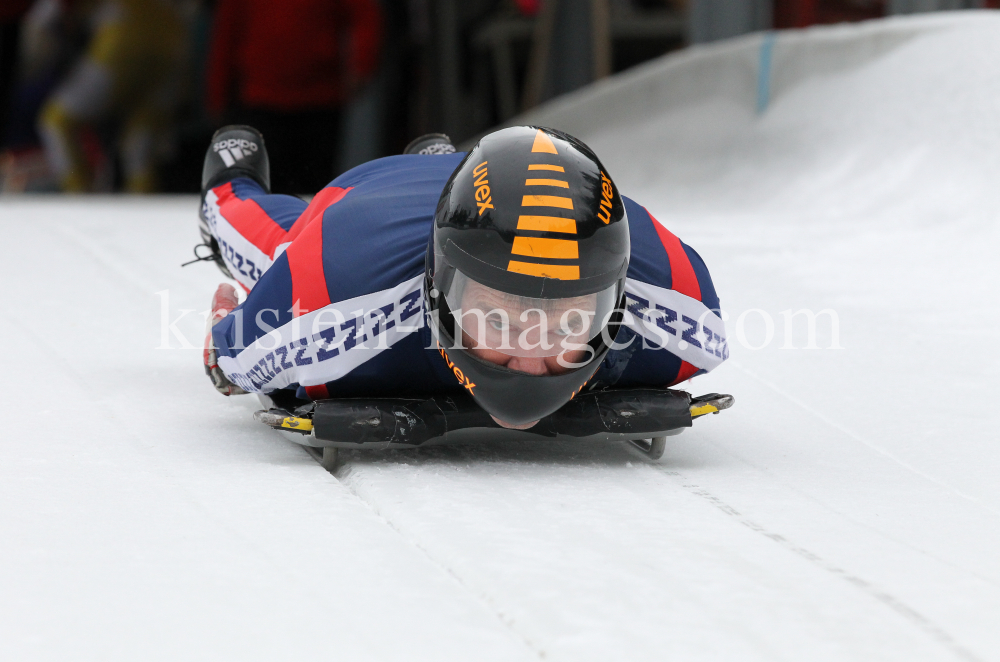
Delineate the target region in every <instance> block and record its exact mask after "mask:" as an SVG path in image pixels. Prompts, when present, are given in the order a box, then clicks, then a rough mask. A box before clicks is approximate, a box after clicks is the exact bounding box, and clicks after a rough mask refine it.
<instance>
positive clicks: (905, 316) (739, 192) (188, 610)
mask: <svg viewBox="0 0 1000 662" xmlns="http://www.w3.org/2000/svg"><path fill="white" fill-rule="evenodd" d="M768 53H770V56H769V58H768V57H764V58H762V55H764V56H767V54H768ZM762 62H765V63H767V62H769V65H767V66H765V67H764V68H763V69H762V67H761V63H762ZM762 70H765V73H766V74H767V75H766V76H762V75H761V71H762ZM532 119H533V120H534V121H539V122H541V123H544V124H548V125H552V126H556V127H559V128H563V129H565V130H567V131H570V132H572V133H576V134H578V135H579V136H580V137H581V138H584V139H585V140H587V141H588V142H589V143H591V144H592V146H593V147H594V148H595V149H596V150H597V152H598V153H599V154H600V155H601V156H602V158H603V160H604V161H605V164H606V165H607V167H608V168H609V170H610V171H611V173H612V175H613V176H614V177H615V178H616V179H617V180H618V183H619V184H620V186H621V188H622V189H623V191H624V192H625V193H626V194H627V195H630V196H631V197H634V198H635V199H637V200H638V201H640V202H641V203H642V204H645V205H646V206H647V207H649V209H650V211H651V212H652V213H653V214H654V215H655V216H656V217H657V218H658V219H659V220H660V221H661V222H663V223H664V224H665V225H667V226H668V227H669V228H670V229H671V230H673V231H674V232H675V233H677V234H678V235H680V236H681V237H682V238H684V239H685V240H686V241H687V242H688V243H690V244H691V245H692V246H694V247H695V248H696V249H697V250H698V251H699V252H700V253H701V254H702V256H703V257H704V258H705V260H706V262H707V263H708V265H709V267H710V269H711V270H712V272H713V275H714V277H715V280H716V284H717V287H718V289H719V292H720V295H721V298H722V304H723V307H724V308H725V310H726V312H727V313H728V314H729V317H730V321H729V333H730V337H731V339H733V340H732V356H733V358H732V359H731V360H730V362H729V363H727V364H726V365H724V366H723V367H722V368H720V369H719V370H717V371H716V372H715V373H713V374H712V375H709V376H707V377H702V378H698V379H696V380H694V381H693V382H692V383H691V384H689V385H688V388H689V389H690V390H692V391H694V392H696V393H702V392H709V391H722V392H729V393H733V394H734V395H736V397H737V405H736V407H735V408H734V409H732V410H730V411H728V412H725V413H724V414H723V415H720V416H717V417H710V418H709V419H708V420H704V419H703V420H699V421H696V425H695V427H694V428H693V429H692V430H689V431H687V432H685V433H684V434H683V435H681V436H679V437H672V438H671V442H670V445H669V446H668V449H667V452H666V454H665V456H664V458H663V459H662V460H661V461H660V462H659V463H656V464H650V463H647V462H645V461H644V460H643V459H642V458H640V457H639V456H637V455H636V454H634V453H632V452H631V451H629V450H627V449H625V448H623V447H620V446H607V445H574V444H568V443H567V444H516V443H509V444H480V445H469V446H465V447H461V448H438V449H429V450H425V451H420V452H416V451H414V452H407V451H397V452H391V453H384V454H377V453H354V454H351V453H346V454H345V455H346V458H345V464H344V466H343V467H342V468H341V469H340V470H339V471H338V473H337V475H336V476H331V475H330V474H328V473H326V472H324V471H323V470H322V469H320V468H319V466H318V465H317V464H315V463H314V462H313V461H312V460H310V459H309V458H308V457H307V456H306V454H305V453H304V452H302V451H301V450H300V449H298V448H297V447H295V446H294V445H292V444H290V443H288V442H286V441H285V440H283V439H282V438H280V437H278V436H277V435H275V434H272V433H271V432H270V431H269V430H266V429H263V428H261V427H259V426H257V425H256V424H254V423H253V421H252V420H251V412H252V411H253V410H254V409H255V408H256V402H255V401H252V400H250V399H245V398H244V399H240V398H232V399H225V398H222V397H221V396H218V395H217V394H216V393H215V392H214V391H213V390H212V388H211V386H210V385H209V384H208V382H207V379H206V378H205V376H204V374H203V373H202V370H201V367H200V352H199V350H198V349H197V348H196V347H194V345H200V343H201V338H202V335H203V333H204V329H203V318H201V317H199V316H198V314H197V313H198V311H201V310H203V309H205V308H207V304H208V301H209V298H210V296H211V293H212V291H213V289H214V286H215V285H216V284H217V283H218V282H219V277H218V274H217V273H216V272H215V271H214V268H213V267H211V266H209V265H196V266H192V267H188V268H187V269H184V270H180V269H179V268H178V266H177V265H178V264H179V263H180V262H182V261H184V260H186V259H188V255H189V251H190V246H191V244H192V243H193V242H194V241H195V240H196V236H197V231H196V229H195V207H196V201H195V200H194V199H189V198H179V199H168V198H131V199H129V198H118V199H109V198H87V199H80V198H76V199H74V198H37V199H33V198H5V199H2V200H0V245H2V246H4V247H5V251H4V259H3V260H0V282H3V283H4V286H3V289H2V296H0V329H2V334H0V337H2V339H3V351H4V364H3V365H4V375H5V378H4V379H3V380H2V381H0V396H2V402H3V404H4V417H5V421H4V425H3V426H2V428H0V430H2V433H0V458H2V461H0V658H4V659H13V660H65V659H73V660H98V659H99V660H133V659H143V660H178V659H183V660H198V659H204V660H274V659H295V660H320V659H323V660H326V659H345V660H398V659H404V658H405V659H410V660H453V659H454V660H467V659H476V660H480V659H496V660H521V659H523V660H537V659H543V658H544V659H546V660H572V661H574V662H575V661H577V660H602V661H603V660H609V659H629V660H663V659H683V660H727V661H728V660H735V659H739V660H776V659H787V660H806V659H807V660H833V661H840V660H848V659H850V660H854V659H864V660H873V659H879V660H907V661H908V662H909V661H912V660H956V659H957V660H998V659H1000V654H998V653H997V651H1000V634H998V631H997V628H996V623H997V618H996V614H998V613H1000V559H998V556H997V553H996V550H997V549H1000V483H998V482H997V480H996V478H997V475H998V472H1000V446H998V444H997V442H996V439H997V434H996V430H997V428H998V424H1000V413H998V411H1000V409H998V408H997V407H996V405H995V403H996V402H997V400H998V396H1000V388H998V387H997V378H996V376H997V373H998V367H1000V366H998V363H1000V361H998V359H997V356H996V353H995V351H994V350H993V344H994V343H995V342H996V338H997V335H998V334H997V328H998V321H1000V320H998V315H1000V313H998V311H997V306H996V305H995V304H996V302H997V300H998V294H1000V292H998V284H1000V262H998V260H997V259H996V257H995V256H996V254H997V251H998V249H1000V241H998V230H997V226H998V219H1000V19H998V18H997V17H995V16H994V15H993V14H989V13H967V14H961V15H951V16H949V15H940V16H933V17H923V18H915V19H906V20H894V21H883V22H877V23H872V24H865V25H860V26H850V27H834V28H824V29H815V30H807V31H803V32H797V33H789V34H784V33H782V34H780V35H779V36H778V37H777V38H776V39H775V40H774V41H773V42H769V41H765V38H764V37H762V36H760V35H758V36H752V37H747V38H745V39H742V40H737V41H734V42H730V43H724V44H718V45H714V46H711V47H708V48H701V49H692V50H691V51H688V52H684V53H680V54H678V55H675V56H671V57H668V58H665V59H663V60H661V61H659V62H656V63H652V64H650V65H648V66H646V67H644V68H643V69H641V70H639V71H636V72H635V73H632V74H628V75H626V76H623V77H621V78H617V79H614V80H611V81H609V82H607V83H605V84H603V85H601V86H597V87H595V88H593V89H591V90H587V91H585V92H583V93H580V94H578V95H575V96H574V97H572V98H568V99H565V100H561V101H559V102H557V103H556V104H553V105H550V106H548V107H547V108H544V109H541V110H540V111H539V112H538V113H536V114H535V115H534V116H533V118H532ZM275 167H280V164H276V165H275ZM158 293H159V294H158ZM799 309H809V310H812V311H813V312H819V311H821V310H831V311H834V312H835V313H836V315H837V319H838V320H839V327H838V328H837V333H836V334H834V331H833V327H832V326H831V324H830V322H829V317H828V316H827V317H821V318H820V319H819V320H818V323H817V331H816V338H815V341H816V345H817V346H818V347H819V349H801V348H802V347H803V346H805V345H806V344H807V337H806V336H807V333H806V325H805V320H804V317H801V316H800V317H798V318H796V319H795V322H794V324H793V326H792V328H791V329H786V328H785V323H784V319H783V317H782V312H783V311H786V310H791V311H795V310H799ZM184 310H188V311H194V312H189V313H187V314H184V313H183V311H184ZM750 310H756V312H753V313H749V314H747V311H750ZM163 315H166V316H167V320H168V321H169V322H176V323H175V324H174V327H173V329H175V330H176V331H177V333H176V334H175V333H174V332H173V331H171V330H170V329H167V331H166V337H164V335H163V332H164V327H163V325H162V323H161V320H162V318H163ZM741 317H742V319H743V324H742V325H738V324H737V321H738V320H739V319H740V318H741ZM765 318H770V319H772V320H773V322H774V325H773V328H772V331H773V335H772V338H771V340H770V342H767V340H768V338H767V336H768V328H767V325H766V324H765V323H764V319H765ZM788 331H790V333H789V332H788ZM741 333H742V338H743V339H744V340H745V342H742V341H741V340H740V336H741ZM181 336H183V337H184V338H186V339H188V340H189V341H190V343H191V344H192V347H191V348H188V349H182V348H181V345H182V342H181ZM832 345H837V346H840V347H842V349H829V347H831V346H832ZM751 346H752V347H762V348H761V349H757V350H753V349H749V348H748V347H751ZM160 347H169V349H160Z"/></svg>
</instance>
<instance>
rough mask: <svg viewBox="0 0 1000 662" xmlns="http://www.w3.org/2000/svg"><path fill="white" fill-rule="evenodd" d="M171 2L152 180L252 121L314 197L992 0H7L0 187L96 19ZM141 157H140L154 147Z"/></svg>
mask: <svg viewBox="0 0 1000 662" xmlns="http://www.w3.org/2000/svg"><path fill="white" fill-rule="evenodd" d="M144 3H158V4H164V3H165V4H167V5H170V6H171V7H172V8H173V10H174V11H176V13H177V15H178V16H179V17H181V20H182V21H183V25H184V29H185V31H186V33H185V36H184V39H185V42H186V48H185V51H184V57H183V60H182V61H181V60H180V59H179V60H178V62H177V63H176V66H177V75H178V77H179V80H182V81H183V85H181V86H180V87H179V88H178V89H179V91H177V92H176V98H175V99H174V102H175V103H174V104H173V106H172V107H171V114H170V121H169V125H168V126H164V127H161V128H159V129H158V132H157V134H156V136H155V139H156V142H157V149H156V150H154V152H155V156H154V157H150V158H155V161H156V162H155V167H156V169H157V171H158V176H157V178H156V186H155V190H159V191H163V192H193V191H197V189H198V179H199V174H200V168H201V160H202V157H203V154H204V150H205V147H206V146H207V144H208V141H209V139H210V137H211V134H212V132H213V130H214V129H215V128H217V127H218V126H220V125H221V124H223V123H226V122H250V123H254V124H258V125H260V127H261V128H262V130H263V131H264V134H265V138H266V139H267V140H268V143H269V147H271V149H272V152H273V157H274V160H275V161H276V162H275V165H274V169H275V172H276V173H281V174H279V175H278V176H277V177H276V181H275V186H276V188H278V189H283V190H285V191H286V192H297V193H310V192H312V191H313V190H315V189H316V188H318V187H319V186H322V182H325V181H328V180H329V179H331V178H332V177H333V176H335V175H336V174H337V173H339V172H343V171H344V170H346V169H348V168H350V167H352V166H354V165H356V164H359V163H362V162H365V161H367V160H370V159H373V158H378V157H380V156H384V155H389V154H396V153H399V152H400V151H401V150H402V148H403V147H404V146H405V145H406V144H407V142H409V141H410V140H411V139H413V138H414V137H416V136H418V135H421V134H423V133H428V132H444V133H447V134H449V135H450V136H451V137H452V139H453V140H454V141H455V142H456V143H461V142H463V141H466V140H469V139H471V138H473V137H475V136H477V135H479V134H481V133H482V132H484V131H486V130H488V129H489V128H490V127H493V126H496V125H497V124H500V123H503V122H506V121H509V120H510V119H511V118H513V117H515V116H516V115H517V114H518V113H520V112H522V111H524V110H526V109H528V108H531V107H533V106H536V105H538V104H541V103H544V102H546V101H548V100H550V99H552V98H555V97H557V96H559V95H562V94H566V93H568V92H572V91H573V90H576V89H579V88H581V87H583V86H586V85H588V84H591V83H593V82H595V81H597V80H600V79H601V78H604V77H607V76H610V75H612V74H614V73H617V72H620V71H623V70H625V69H628V68H630V67H633V66H635V65H637V64H640V63H642V62H644V61H647V60H650V59H652V58H656V57H659V56H661V55H663V54H665V53H668V52H670V51H673V50H677V49H680V48H684V47H687V46H689V45H691V44H698V43H705V42H711V41H716V40H719V39H725V38H730V37H734V36H738V35H741V34H745V33H748V32H754V31H759V30H768V29H784V28H798V27H806V26H809V25H814V24H823V23H837V22H841V21H860V20H865V19H870V18H877V17H881V16H886V15H890V14H904V13H914V12H921V11H935V10H950V9H965V8H985V7H997V6H998V5H1000V0H282V2H273V1H272V0H35V1H32V0H6V1H5V2H4V3H2V6H0V128H2V131H0V140H2V145H0V152H2V154H0V191H2V192H6V193H10V192H18V191H58V190H60V189H62V188H64V186H62V184H61V183H60V181H59V178H58V177H57V176H56V175H55V174H54V172H53V167H52V157H51V149H50V150H49V152H50V153H46V151H45V149H43V143H44V141H43V140H42V138H41V136H40V135H39V130H38V128H39V125H40V119H39V116H40V114H41V113H42V112H43V111H44V109H45V108H46V107H47V106H46V104H47V103H49V102H50V101H51V100H52V99H53V98H58V91H59V90H60V89H61V88H60V86H61V85H64V82H65V81H66V80H67V79H68V78H69V77H70V76H71V75H73V72H74V71H75V70H76V69H77V68H79V67H80V66H81V64H80V63H81V62H82V61H83V60H85V59H86V57H87V53H88V52H90V51H88V49H91V50H92V49H93V48H94V47H93V43H92V42H93V40H94V39H96V37H95V35H94V33H93V27H92V26H93V25H94V21H93V17H94V16H95V15H98V14H99V12H102V11H104V12H107V11H109V9H108V8H109V7H115V6H118V7H119V9H121V8H124V9H122V11H125V12H126V13H127V11H129V10H130V8H135V7H139V8H141V7H142V6H143V4H144ZM124 123H125V119H124V113H123V112H117V111H115V110H110V111H108V112H107V113H105V114H104V115H102V116H101V117H100V118H97V119H95V120H88V121H86V122H81V123H79V124H78V125H74V127H73V131H74V132H75V133H73V140H75V141H77V143H78V145H79V149H80V152H81V153H82V154H83V155H84V158H86V159H87V164H88V168H89V169H90V170H92V171H93V175H92V177H91V179H90V182H91V183H90V184H89V190H92V191H97V192H110V191H116V190H121V189H122V188H123V186H124V179H125V178H124V176H123V174H122V173H123V164H122V160H123V158H124V157H123V156H122V155H121V152H122V150H121V149H120V142H121V132H122V131H123V128H122V127H123V124H124ZM151 153H153V152H151Z"/></svg>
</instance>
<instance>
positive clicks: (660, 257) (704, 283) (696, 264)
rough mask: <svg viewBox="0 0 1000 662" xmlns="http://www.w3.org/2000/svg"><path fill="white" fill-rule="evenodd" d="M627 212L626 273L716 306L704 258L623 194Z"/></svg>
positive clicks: (711, 307) (716, 308)
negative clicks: (628, 251)
mask: <svg viewBox="0 0 1000 662" xmlns="http://www.w3.org/2000/svg"><path fill="white" fill-rule="evenodd" d="M622 199H623V200H624V201H625V211H626V212H627V214H628V223H629V234H630V236H631V242H632V255H631V259H630V261H629V268H628V277H629V279H631V280H636V281H641V282H643V283H647V284H649V285H654V286H656V287H659V288H664V289H668V290H674V291H676V292H679V293H681V294H683V295H685V296H689V297H691V298H692V299H696V300H697V301H701V302H702V303H704V304H705V306H707V307H708V308H709V309H712V310H718V309H719V297H718V295H717V294H716V291H715V285H714V284H713V282H712V277H711V275H710V274H709V271H708V267H707V266H706V265H705V261H704V260H702V258H701V256H700V255H699V254H698V252H697V251H695V250H694V249H693V248H691V247H690V246H688V245H687V244H686V243H684V242H683V241H681V240H680V239H679V238H678V237H677V235H675V234H674V233H673V232H671V231H670V230H669V229H668V228H667V226H666V225H664V224H663V223H661V222H660V221H659V220H657V219H656V218H654V217H653V215H652V214H650V213H649V211H648V210H647V209H646V208H645V207H643V206H641V205H639V204H638V203H636V202H635V201H634V200H632V199H630V198H627V197H625V196H622Z"/></svg>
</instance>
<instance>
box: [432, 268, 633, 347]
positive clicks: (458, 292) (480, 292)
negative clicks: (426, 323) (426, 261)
mask: <svg viewBox="0 0 1000 662" xmlns="http://www.w3.org/2000/svg"><path fill="white" fill-rule="evenodd" d="M616 289H617V287H616V286H615V285H612V286H610V287H608V288H607V289H605V290H602V291H600V292H595V293H593V294H584V295H581V296H575V297H568V298H562V299H539V298H533V297H525V296H519V295H516V294H509V293H507V292H501V291H500V290H495V289H493V288H491V287H487V286H486V285H483V284H482V283H479V282H476V281H475V280H473V279H471V278H469V277H468V276H466V275H465V274H464V273H462V272H461V271H458V270H456V271H455V277H454V278H453V279H452V281H451V284H450V286H449V287H448V290H447V291H446V292H444V296H445V299H446V300H447V302H448V307H449V308H450V309H451V313H452V317H453V318H454V320H455V325H456V326H457V327H458V328H459V329H461V343H462V346H463V347H466V348H471V349H489V350H493V351H496V352H501V353H503V354H508V355H510V356H525V357H547V356H559V355H560V354H563V353H564V352H573V351H576V350H583V349H584V348H585V347H586V345H587V343H588V342H590V341H591V340H592V339H593V338H594V337H595V336H597V334H599V333H600V332H601V331H602V330H603V329H604V328H605V327H606V326H607V324H608V320H609V319H610V317H611V313H612V312H613V311H614V308H615V304H616V303H617V298H616V296H615V295H616ZM457 336H458V334H456V338H455V340H456V341H459V338H458V337H457Z"/></svg>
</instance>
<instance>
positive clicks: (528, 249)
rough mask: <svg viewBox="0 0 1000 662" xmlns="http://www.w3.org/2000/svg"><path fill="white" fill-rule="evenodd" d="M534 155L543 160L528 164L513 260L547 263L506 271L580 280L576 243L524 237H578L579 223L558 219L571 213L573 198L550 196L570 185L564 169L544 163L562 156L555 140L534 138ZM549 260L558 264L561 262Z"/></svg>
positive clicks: (544, 136) (541, 135)
mask: <svg viewBox="0 0 1000 662" xmlns="http://www.w3.org/2000/svg"><path fill="white" fill-rule="evenodd" d="M531 153H532V155H535V154H538V155H540V156H538V157H535V158H533V159H532V160H534V161H536V162H535V163H530V164H528V172H527V179H525V181H524V185H525V186H527V187H529V188H528V189H527V191H526V193H525V195H524V196H522V198H521V208H522V211H524V212H525V213H524V214H522V215H521V216H519V217H518V219H517V230H518V231H519V234H517V235H516V236H515V237H514V245H513V246H512V247H511V256H512V257H513V256H515V255H518V256H525V257H530V258H539V259H542V260H545V262H525V261H523V260H517V259H512V260H511V261H510V262H509V263H508V265H507V271H513V272H515V273H519V274H527V275H529V276H538V277H542V278H558V279H559V280H579V279H580V265H579V263H577V264H573V263H572V262H570V261H578V260H579V259H580V247H579V245H578V244H577V241H576V239H553V238H548V237H535V236H531V235H526V234H521V232H553V233H560V234H564V235H575V234H576V220H574V219H573V218H567V217H565V216H556V215H555V214H562V213H564V211H563V210H566V211H570V212H572V211H573V198H570V197H568V196H566V195H551V194H552V193H565V192H568V189H569V182H568V181H567V180H566V179H565V177H566V175H565V172H566V168H565V167H563V166H561V165H558V164H554V163H544V162H543V161H553V160H555V159H552V158H551V157H546V156H543V155H545V154H552V155H555V156H559V152H558V151H557V150H556V146H555V144H554V143H553V142H552V139H551V138H549V136H548V135H547V134H546V133H545V132H544V131H542V130H541V129H539V130H538V133H536V134H535V141H534V143H532V146H531ZM560 173H561V174H560ZM557 178H558V179H557ZM543 193H544V195H542V194H543ZM549 260H559V262H551V261H549Z"/></svg>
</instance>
